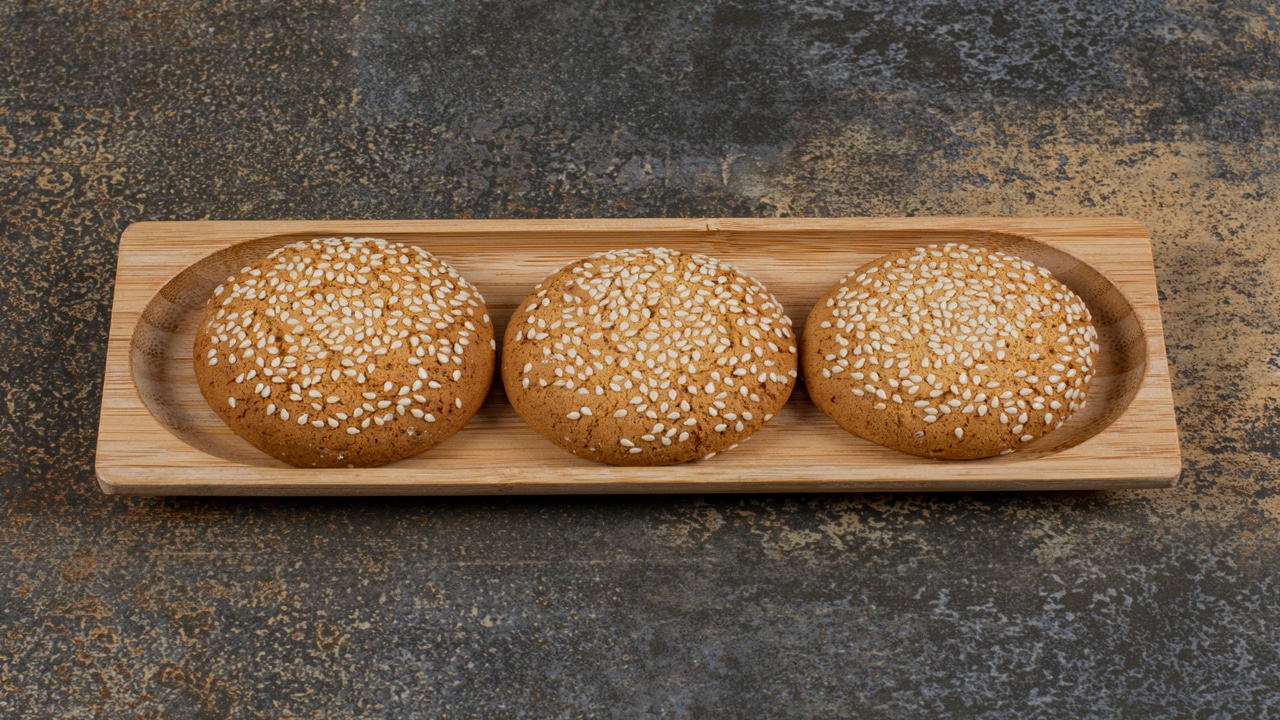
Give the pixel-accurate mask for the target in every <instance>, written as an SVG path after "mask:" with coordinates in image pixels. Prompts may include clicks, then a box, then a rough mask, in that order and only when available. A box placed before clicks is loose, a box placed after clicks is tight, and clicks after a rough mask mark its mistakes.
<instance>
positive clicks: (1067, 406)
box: [801, 244, 1098, 459]
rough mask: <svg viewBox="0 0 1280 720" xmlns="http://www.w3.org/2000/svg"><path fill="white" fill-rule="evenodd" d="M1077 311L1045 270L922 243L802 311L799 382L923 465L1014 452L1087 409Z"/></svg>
mask: <svg viewBox="0 0 1280 720" xmlns="http://www.w3.org/2000/svg"><path fill="white" fill-rule="evenodd" d="M1096 339H1097V332H1096V331H1095V330H1094V327H1093V324H1092V321H1091V319H1090V315H1089V309H1088V307H1086V306H1085V303H1084V302H1083V301H1082V300H1080V299H1079V298H1078V297H1077V296H1076V295H1075V294H1074V293H1072V292H1071V290H1069V289H1068V288H1067V287H1066V286H1065V285H1063V284H1062V283H1060V282H1059V281H1058V280H1057V279H1056V278H1054V277H1053V275H1052V274H1051V273H1050V272H1049V271H1048V270H1045V269H1044V268H1041V267H1038V266H1036V265H1034V264H1033V263H1030V262H1028V261H1026V260H1022V259H1020V258H1016V257H1013V256H1011V255H1007V254H1004V253H1001V252H998V251H991V250H986V249H982V248H971V247H968V246H966V245H957V244H948V245H944V246H936V245H931V246H929V247H927V248H915V249H912V250H904V251H901V252H897V253H893V254H890V255H886V256H884V257H881V258H879V259H877V260H875V261H872V262H870V263H868V264H866V265H863V266H862V267H860V268H858V269H857V270H854V271H853V272H852V273H850V274H849V275H847V276H846V277H845V278H844V279H842V280H841V281H840V282H839V283H837V284H836V285H835V286H834V287H832V288H831V290H830V291H829V292H828V293H827V294H826V295H825V296H823V298H822V299H820V300H819V301H818V302H817V304H816V305H815V306H814V309H813V311H812V312H811V313H810V314H809V319H808V321H807V323H806V326H805V331H804V338H803V342H802V343H801V346H802V348H803V352H802V355H803V357H802V365H803V369H804V379H805V384H806V386H807V387H808V390H809V395H810V397H811V398H812V399H813V401H814V404H816V405H817V406H818V407H819V408H820V409H821V410H822V411H823V412H825V413H827V414H828V415H830V416H831V417H832V418H833V419H835V421H836V422H837V423H839V425H840V426H841V427H843V428H844V429H846V430H848V431H849V432H851V433H853V434H855V435H858V436H860V437H863V438H866V439H868V440H871V441H874V442H877V443H880V444H881V445H886V446H888V447H891V448H895V449H897V450H901V451H903V452H907V453H911V454H913V455H921V456H925V457H936V458H946V459H973V458H981V457H989V456H992V455H999V454H1003V453H1008V452H1013V451H1014V450H1016V449H1017V448H1019V447H1021V446H1023V445H1024V444H1026V443H1028V442H1031V441H1032V440H1035V439H1036V438H1039V437H1041V436H1043V435H1045V434H1047V433H1049V432H1051V431H1053V430H1054V429H1055V428H1057V427H1059V426H1061V425H1062V423H1064V422H1066V420H1067V419H1068V418H1069V417H1070V416H1071V414H1072V413H1073V412H1075V411H1077V410H1078V409H1080V408H1081V407H1083V406H1084V403H1085V394H1086V392H1087V390H1088V387H1089V383H1090V380H1091V379H1092V377H1093V370H1094V368H1093V360H1094V356H1095V355H1096V353H1097V351H1098V345H1097V342H1096Z"/></svg>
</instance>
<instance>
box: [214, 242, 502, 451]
mask: <svg viewBox="0 0 1280 720" xmlns="http://www.w3.org/2000/svg"><path fill="white" fill-rule="evenodd" d="M493 364H494V331H493V325H492V323H490V321H489V315H488V312H487V310H486V309H485V304H484V299H483V298H482V297H481V296H480V293H479V292H478V291H476V289H475V288H474V287H472V286H471V285H470V283H468V282H467V281H466V280H464V279H463V278H462V277H461V276H460V275H459V274H458V273H457V271H456V270H454V269H453V268H452V267H450V266H449V265H448V264H447V263H445V262H443V261H441V260H439V259H437V258H436V257H434V256H432V255H431V253H429V252H427V251H425V250H423V249H421V248H418V247H414V246H411V245H402V244H399V243H390V242H387V241H385V240H379V239H375V238H350V237H347V238H324V239H315V240H307V241H303V242H297V243H293V244H291V245H286V246H284V247H282V248H280V249H278V250H276V251H274V252H272V253H271V254H270V255H268V256H267V257H266V258H264V259H263V260H261V261H259V262H257V263H254V264H253V265H250V266H248V267H246V268H244V269H242V270H241V271H240V272H239V273H238V274H236V275H233V276H232V277H230V278H228V279H227V282H226V283H225V284H223V285H219V286H218V288H217V289H216V290H215V291H214V293H213V296H212V297H211V298H210V299H209V305H208V307H207V308H206V309H205V313H204V317H203V318H202V319H201V321H200V325H199V328H198V330H197V332H196V339H195V370H196V379H197V380H198V381H199V383H200V391H201V393H202V394H203V395H204V398H205V400H206V401H208V403H209V406H210V407H211V408H213V410H214V412H216V413H217V414H218V416H219V417H221V418H222V419H223V420H224V421H225V422H226V423H227V425H228V426H229V427H230V428H231V429H232V430H233V431H234V432H235V433H236V434H237V435H239V436H240V437H242V438H244V439H245V440H246V441H248V442H249V443H250V444H252V445H253V446H254V447H257V448H258V449H260V450H262V451H263V452H265V453H267V454H269V455H272V456H273V457H276V458H279V459H280V460H283V461H285V462H287V463H289V464H291V465H296V466H299V467H371V466H375V465H381V464H383V463H388V462H391V461H393V460H398V459H400V458H404V457H408V456H410V455H416V454H417V453H420V452H422V451H424V450H427V449H428V448H430V447H432V446H434V445H436V444H437V443H439V442H441V441H442V440H444V439H445V438H447V437H449V436H450V435H452V434H453V433H455V432H457V431H458V430H460V429H461V428H462V426H463V425H465V424H466V423H467V420H469V419H470V418H471V416H472V415H473V414H475V412H476V410H478V409H479V408H480V404H481V403H482V402H483V401H484V397H485V394H486V393H487V392H488V389H489V382H490V380H491V378H492V376H493Z"/></svg>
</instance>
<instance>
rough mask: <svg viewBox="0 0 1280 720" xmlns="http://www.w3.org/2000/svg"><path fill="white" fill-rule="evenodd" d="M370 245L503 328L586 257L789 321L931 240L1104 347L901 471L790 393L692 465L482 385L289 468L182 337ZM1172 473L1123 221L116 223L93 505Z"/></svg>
mask: <svg viewBox="0 0 1280 720" xmlns="http://www.w3.org/2000/svg"><path fill="white" fill-rule="evenodd" d="M332 235H362V236H377V237H383V238H387V239H389V240H396V241H400V242H409V243H414V244H418V245H421V246H423V247H426V248H427V249H429V250H430V251H431V252H433V253H435V254H437V255H439V256H440V257H442V258H444V259H445V260H447V261H448V262H450V263H452V264H453V265H454V266H455V267H457V268H458V270H459V271H460V272H462V273H463V274H464V275H465V276H466V277H467V278H468V279H470V280H471V281H472V282H473V283H474V284H475V285H476V286H477V287H479V288H480V290H481V291H482V292H483V293H484V296H485V298H486V300H487V301H488V304H489V307H490V310H491V314H492V316H493V318H494V321H495V325H496V326H497V331H498V336H499V337H501V336H502V331H503V329H504V327H505V324H506V321H507V318H508V316H509V315H510V313H511V312H512V310H513V309H514V307H515V304H516V303H517V302H519V301H520V300H521V299H522V298H523V297H524V296H525V294H526V293H528V292H529V290H530V289H531V288H532V287H533V286H534V285H535V284H536V283H537V282H538V281H539V280H541V279H542V278H543V277H544V276H546V275H547V274H548V273H550V272H552V271H553V270H555V269H557V268H559V267H560V266H562V265H564V264H566V263H568V262H570V261H572V260H575V259H577V258H579V257H582V256H584V255H588V254H591V253H594V252H598V251H601V250H606V249H616V248H623V247H652V246H659V245H661V246H666V247H671V248H674V249H677V250H682V251H694V252H702V253H706V254H709V255H712V256H715V257H717V258H719V259H721V260H724V261H726V262H728V263H730V264H732V265H734V266H736V267H738V268H739V269H741V270H742V271H744V272H746V273H747V274H749V275H752V276H754V277H756V278H757V279H759V280H760V281H761V282H763V283H764V284H765V285H766V286H767V287H768V288H769V289H770V290H771V291H773V293H774V294H775V295H776V296H777V297H778V298H779V300H781V302H782V303H783V306H784V307H785V308H786V310H787V311H788V314H790V315H791V318H792V319H793V320H794V321H795V323H796V330H797V335H799V334H800V333H801V331H802V329H803V324H804V320H805V317H806V316H807V315H808V312H809V309H810V307H811V306H812V304H813V303H814V301H815V300H817V298H818V297H820V296H821V295H822V294H823V293H824V292H825V291H826V290H827V289H828V288H829V287H830V286H831V285H832V284H833V283H835V282H836V281H837V280H839V279H840V278H841V277H843V276H844V275H845V274H846V273H847V272H848V271H850V270H852V269H853V268H855V267H857V266H859V265H861V264H862V263H864V262H866V261H868V260H870V259H872V258H874V257H876V256H878V255H880V254H883V253H886V252H891V251H893V250H897V249H901V248H905V247H914V246H918V245H922V244H929V243H942V242H951V241H958V242H967V243H970V244H975V245H985V246H989V247H990V246H993V247H998V248H1000V249H1004V250H1006V251H1010V252H1013V253H1015V254H1018V255H1021V256H1023V257H1026V258H1027V259H1030V260H1033V261H1035V262H1037V263H1039V264H1041V265H1044V266H1045V267H1048V268H1049V269H1050V270H1052V271H1053V272H1054V274H1055V275H1057V276H1058V277H1059V278H1060V279H1061V280H1062V281H1063V282H1065V283H1066V284H1067V285H1068V286H1070V287H1071V288H1072V289H1073V290H1074V291H1075V292H1076V293H1077V294H1079V295H1080V296H1081V297H1082V298H1083V299H1084V300H1085V302H1087V303H1088V304H1089V307H1090V309H1091V311H1092V312H1093V315H1094V318H1095V322H1096V324H1097V326H1098V330H1099V334H1100V344H1101V346H1102V350H1101V352H1100V353H1099V356H1098V365H1099V366H1098V373H1097V375H1096V377H1095V379H1094V384H1093V387H1092V388H1091V390H1090V394H1089V404H1088V407H1087V408H1086V410H1085V411H1084V412H1082V413H1077V415H1076V416H1075V417H1073V418H1072V419H1071V421H1070V422H1068V423H1067V424H1066V425H1065V426H1063V427H1062V428H1061V429H1060V430H1058V431H1056V432H1054V433H1051V434H1050V435H1048V436H1046V437H1045V438H1043V439H1041V440H1038V441H1036V442H1034V443H1030V444H1028V445H1027V446H1026V448H1024V449H1023V450H1021V451H1019V452H1017V453H1014V454H1012V455H1006V456H1003V457H998V458H989V459H985V460H977V461H942V460H928V459H923V458H917V457H913V456H910V455H906V454H903V453H898V452H895V451H893V450H889V449H886V448H882V447H880V446H878V445H874V444H872V443H869V442H867V441H864V440H861V439H859V438H855V437H853V436H851V435H849V434H847V433H845V432H844V431H843V430H841V429H840V428H839V427H838V426H837V425H836V424H835V423H834V422H833V421H832V420H831V419H829V418H827V417H826V416H825V415H823V414H822V413H821V412H820V411H819V410H817V409H816V408H815V407H814V406H813V404H812V402H810V400H809V398H808V396H807V395H806V394H805V391H804V386H803V384H802V385H801V386H800V387H799V388H797V391H796V392H795V394H794V395H793V396H792V398H791V401H790V402H789V403H788V404H787V406H786V407H785V408H784V409H783V411H782V412H780V413H779V414H778V416H777V417H776V418H774V420H773V421H772V422H771V423H770V424H769V425H768V426H767V427H765V429H764V430H762V431H760V432H759V433H758V434H757V435H756V436H754V437H753V438H752V439H751V441H750V442H747V443H745V444H744V445H742V447H740V448H738V449H736V450H733V451H731V452H728V453H724V454H722V455H720V456H717V457H715V458H713V459H712V460H708V461H698V462H693V463H686V464H684V465H679V466H674V467H665V468H616V467H608V466H603V465H598V464H595V463H592V462H589V461H587V460H583V459H580V458H577V457H574V456H572V455H569V454H567V453H565V452H563V451H561V450H559V449H558V448H556V447H554V446H553V445H551V444H550V443H548V442H546V441H545V440H543V439H542V438H540V437H539V436H538V435H537V434H535V433H534V432H533V431H532V430H530V429H529V428H528V427H526V426H525V425H524V423H523V422H522V421H521V420H520V419H519V418H518V417H516V415H515V413H514V412H513V411H512V409H511V406H510V404H509V403H507V401H506V398H505V397H504V396H503V395H502V389H501V386H502V383H501V382H495V383H494V390H493V392H492V394H491V395H490V397H489V399H488V401H487V402H486V404H485V406H484V407H483V408H482V409H481V410H480V412H479V413H478V414H477V415H476V416H475V417H474V418H473V419H472V421H471V423H470V424H469V425H468V426H467V427H466V428H465V429H463V430H462V431H461V432H460V433H458V434H457V435H456V436H454V437H453V438H450V439H449V440H447V441H445V442H444V443H443V444H441V445H439V446H438V447H436V448H435V449H433V450H431V451H429V452H427V453H424V454H423V455H419V456H417V457H414V458H408V459H405V460H401V461H399V462H396V463H392V464H390V465H386V466H383V467H380V468H371V469H347V470H299V469H295V468H291V467H288V466H285V465H283V464H282V463H280V462H279V461H276V460H274V459H273V458H270V457H268V456H266V455H264V454H262V453H261V452H259V451H258V450H256V449H254V448H253V447H251V446H249V445H248V444H247V443H245V442H244V441H243V440H241V439H240V438H238V437H237V436H235V435H234V434H233V433H232V432H231V431H230V430H229V429H227V427H226V426H225V425H223V424H222V422H221V420H219V419H218V417H217V416H216V415H215V414H214V413H213V411H212V410H210V409H209V408H208V407H207V406H206V405H205V403H204V401H203V399H202V398H201V396H200V392H199V390H198V388H197V387H196V383H195V377H194V372H193V370H192V364H191V352H192V336H193V332H194V329H195V323H196V321H197V320H198V318H199V315H200V311H201V309H202V308H203V305H204V303H205V300H206V299H207V297H208V296H209V294H210V293H211V292H212V290H213V288H214V286H215V285H217V284H218V283H219V282H221V281H223V280H225V279H226V277H227V276H228V275H230V274H231V273H233V272H235V271H237V270H239V269H240V268H241V267H242V266H243V265H245V264H247V263H248V262H250V261H252V260H255V259H257V258H260V257H262V256H263V255H265V254H267V253H268V252H270V251H271V250H272V249H274V248H276V247H279V246H280V245H283V244H286V243H288V242H292V241H295V240H301V239H307V238H312V237H323V236H332ZM1180 471H1181V455H1180V452H1179V448H1178V437H1177V426H1176V423H1175V418H1174V411H1173V397H1172V393H1171V390H1170V385H1169V368H1168V362H1167V360H1166V357H1165V348H1164V336H1163V333H1162V330H1161V323H1160V306H1159V301H1158V296H1157V293H1156V284H1155V273H1154V269H1153V265H1152V258H1151V244H1150V239H1149V238H1148V236H1147V233H1146V230H1145V228H1143V226H1142V225H1141V224H1139V223H1137V222H1134V221H1132V220H1127V219H1124V218H998V219H997V218H875V219H871V218H840V219H696V220H639V219H635V220H531V221H517V220H493V221H452V220H449V221H426V220H409V221H399V220H395V221H269V222H268V221H217V222H203V221H202V222H149V223H137V224H134V225H132V226H130V227H129V228H128V229H127V230H126V231H125V233H124V235H123V237H122V238H121V241H120V259H119V264H118V266H117V271H116V288H115V299H114V306H113V313H112V318H111V334H110V342H109V348H108V352H107V365H106V377H105V385H104V389H103V399H102V413H101V416H100V420H99V428H98V448H97V472H98V481H99V485H100V486H101V488H102V490H103V491H104V492H106V493H131V494H149V495H394V494H401V495H405V494H410V495H448V494H493V493H667V492H818V491H873V490H874V491H883V490H1032V489H1036V490H1054V489H1085V488H1134V487H1166V486H1169V485H1171V484H1172V483H1173V482H1174V480H1176V478H1177V477H1178V475H1179V473H1180Z"/></svg>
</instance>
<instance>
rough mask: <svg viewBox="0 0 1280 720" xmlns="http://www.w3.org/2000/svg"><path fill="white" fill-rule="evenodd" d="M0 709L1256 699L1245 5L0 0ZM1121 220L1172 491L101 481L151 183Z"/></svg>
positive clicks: (1169, 713)
mask: <svg viewBox="0 0 1280 720" xmlns="http://www.w3.org/2000/svg"><path fill="white" fill-rule="evenodd" d="M0 37H4V38H5V40H4V42H3V45H2V46H0V394H2V395H3V398H2V399H3V402H2V403H0V716H3V717H14V718H17V717H112V718H117V717H137V718H170V717H172V718H202V717H210V718H222V717H281V716H287V717H292V716H308V717H392V716H415V715H416V716H423V717H495V716H497V717H560V716H564V717H596V716H610V717H613V716H616V717H648V716H654V717H690V718H693V717H711V716H719V717H839V716H860V717H1009V716H1017V717H1046V718H1059V717H1082V718H1083V717H1100V718H1102V717H1206V718H1207V717H1249V718H1257V717H1266V716H1276V715H1280V680H1278V679H1277V671H1276V667H1277V666H1278V665H1280V657H1278V656H1280V610H1278V607H1277V606H1278V605H1280V586H1278V581H1277V577H1278V575H1280V570H1278V569H1277V568H1280V530H1277V527H1278V525H1280V455H1278V453H1280V450H1278V449H1277V422H1278V415H1277V413H1278V412H1280V406H1278V403H1280V313H1278V312H1277V304H1276V297H1278V296H1280V234H1278V233H1277V230H1276V210H1275V208H1276V204H1277V187H1278V186H1280V177H1278V175H1277V171H1278V168H1280V140H1277V129H1278V128H1277V125H1278V124H1280V84H1278V81H1280V47H1278V45H1280V18H1278V17H1277V14H1276V11H1275V8H1274V7H1272V6H1270V5H1267V4H1253V3H1247V2H1225V3H1181V4H1164V3H1160V2H1155V1H1153V0H1152V1H1142V2H1129V3H1121V4H1117V3H1111V2H1088V1H1086V0H1026V1H1024V2H1013V1H1003V2H1001V1H996V2H977V1H976V0H965V1H963V2H946V3H944V2H929V1H926V0H913V1H911V2H888V1H887V0H885V1H882V2H873V1H870V0H863V1H861V2H839V1H838V0H837V1H833V2H817V1H806V2H795V3H792V2H788V3H783V2H741V3H729V2H709V3H693V2H675V1H670V2H666V1H663V0H651V1H649V2H633V3H605V2H589V1H586V0H564V1H560V2H539V1H536V0H506V1H502V2H473V1H467V2H457V3H445V2H416V3H413V2H404V3H392V2H379V1H378V0H366V1H365V2H355V3H341V2H327V3H326V2H315V3H302V2H286V3H275V2H258V3H255V2H247V1H236V0H229V1H225V2H198V3H197V2H178V1H177V0H153V1H152V2H146V3H135V2H126V1H123V0H102V1H101V2H95V3H91V4H90V3H74V2H54V3H37V2H27V1H25V0H19V1H15V2H6V3H3V4H0ZM863 214H876V215H900V214H1030V215H1058V214H1061V215H1072V214H1120V215H1127V216H1131V217H1135V218H1138V219H1140V220H1142V221H1144V222H1145V223H1147V225H1148V227H1149V228H1150V229H1151V231H1152V236H1153V240H1154V244H1155V256H1156V267H1157V272H1158V275H1159V282H1160V289H1161V292H1162V298H1163V302H1164V313H1165V324H1166V334H1167V337H1168V341H1169V353H1170V360H1171V362H1172V367H1173V370H1174V373H1175V375H1174V383H1175V385H1174V392H1175V397H1176V401H1177V405H1178V417H1179V425H1180V428H1181V433H1182V441H1183V450H1184V453H1185V457H1186V462H1185V470H1184V473H1183V479H1182V482H1181V483H1180V484H1179V486H1178V487H1177V488H1175V489H1173V490H1168V491H1150V492H1099V493H1066V494H1031V493H1028V494H994V495H963V496H952V495H895V496H843V497H842V496H815V497H782V496H769V497H703V498H697V497H638V498H609V499H600V498H529V499H520V498H515V499H511V498H508V499H410V500H245V501H239V500H226V501H223V500H174V499H128V498H108V497H103V496H102V495H100V494H99V492H98V490H97V488H96V486H95V483H94V481H93V444H94V432H95V431H94V427H95V423H96V415H97V407H98V401H99V396H100V392H101V378H100V373H101V368H102V363H103V357H104V351H105V342H106V334H107V325H106V323H107V319H108V315H109V312H110V309H109V303H110V298H111V290H112V277H113V271H114V262H115V260H114V258H115V247H116V243H117V241H118V238H119V235H120V233H121V231H122V230H123V229H124V228H125V227H126V226H127V225H128V224H129V223H131V222H134V221H137V220H145V219H198V218H204V217H209V218H339V217H342V218H363V217H368V218H393V217H477V218H482V217H594V216H698V215H706V216H733V215H739V216H741V215H748V216H749V215H760V216H768V215H863Z"/></svg>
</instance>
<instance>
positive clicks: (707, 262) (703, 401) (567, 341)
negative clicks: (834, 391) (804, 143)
mask: <svg viewBox="0 0 1280 720" xmlns="http://www.w3.org/2000/svg"><path fill="white" fill-rule="evenodd" d="M796 362H797V355H796V345H795V338H794V335H793V334H792V331H791V320H790V319H789V318H788V317H787V316H786V315H785V314H784V313H783V310H782V306H781V305H780V304H779V303H778V301H777V300H776V299H775V298H774V297H773V296H772V295H770V294H769V292H768V291H767V290H765V289H764V287H762V286H761V285H760V284H759V283H757V282H756V281H754V280H752V279H751V278H749V277H747V276H746V275H743V274H742V273H740V272H738V271H737V270H735V269H733V268H731V267H729V266H727V265H724V264H722V263H720V262H718V261H716V260H714V259H712V258H709V257H706V256H704V255H690V254H684V253H679V252H676V251H674V250H667V249H664V248H650V249H643V250H640V249H635V250H615V251H611V252H605V253H600V254H597V255H592V256H591V257H589V258H586V259H583V260H579V261H577V262H574V263H572V264H570V265H568V266H566V267H564V268H562V269H561V270H559V271H557V272H555V273H553V274H552V275H550V276H549V277H547V278H546V279H545V280H543V281H542V282H541V283H540V284H539V285H538V286H537V287H536V288H534V290H533V292H532V293H531V294H530V295H529V296H528V297H527V298H525V299H524V301H523V302H521V304H520V306H519V307H518V308H517V309H516V311H515V314H514V315H513V316H512V318H511V322H510V323H509V324H508V325H507V332H506V337H505V339H504V346H503V353H502V380H503V383H504V385H505V386H506V391H507V396H508V397H509V398H510V400H511V404H512V405H513V406H514V407H515V410H516V412H517V413H518V414H519V415H520V417H522V418H524V420H525V422H527V423H529V425H530V426H531V427H532V428H533V429H534V430H536V431H538V433H539V434H541V435H542V436H543V437H545V438H547V439H548V440H550V441H551V442H553V443H555V444H556V445H559V446H560V447H562V448H564V449H565V450H568V451H569V452H571V453H574V454H575V455H580V456H582V457H585V458H589V459H591V460H595V461H598V462H603V463H608V464H611V465H670V464H674V463H680V462H685V461H686V460H693V459H695V458H705V457H710V456H712V455H714V454H716V453H718V452H722V451H724V450H727V449H730V448H732V447H734V446H735V445H736V444H737V443H739V442H741V441H743V440H745V439H746V438H747V437H749V436H750V435H751V434H752V433H754V432H755V431H757V430H759V429H760V428H761V427H763V426H764V424H765V423H766V422H767V421H768V420H769V419H770V418H772V417H773V415H774V413H776V412H778V410H779V409H780V408H781V407H782V406H783V404H784V403H785V402H786V401H787V398H788V397H789V396H790V395H791V390H792V387H793V386H794V385H795V377H796V373H797V368H796Z"/></svg>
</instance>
